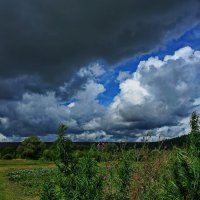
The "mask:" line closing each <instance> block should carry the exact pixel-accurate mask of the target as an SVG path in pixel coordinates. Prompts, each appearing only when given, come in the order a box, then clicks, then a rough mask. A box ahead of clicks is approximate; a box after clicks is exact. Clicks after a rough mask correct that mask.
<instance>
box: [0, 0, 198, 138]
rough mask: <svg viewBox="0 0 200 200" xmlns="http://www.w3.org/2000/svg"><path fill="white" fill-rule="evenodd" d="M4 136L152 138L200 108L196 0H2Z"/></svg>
mask: <svg viewBox="0 0 200 200" xmlns="http://www.w3.org/2000/svg"><path fill="white" fill-rule="evenodd" d="M0 15H1V17H0V44H1V45H0V141H21V140H23V139H24V138H25V137H28V136H30V135H38V136H39V137H40V138H41V139H42V140H43V141H53V140H54V139H55V137H56V133H57V128H58V126H59V124H61V123H64V124H65V125H67V126H68V131H67V134H68V137H69V138H70V139H72V140H73V141H129V142H132V141H142V138H143V136H145V135H146V134H147V133H148V132H149V131H150V132H151V134H152V141H156V140H158V139H159V138H162V139H169V138H173V137H177V136H181V135H184V134H188V133H189V131H190V127H189V118H190V115H191V113H192V112H193V111H197V113H200V1H199V0H185V1H181V0H163V1H159V0H152V1H146V0H125V1H118V0H110V1H106V0H101V1H99V0H87V1H84V2H83V1H81V0H60V1H55V0H43V1H40V0H21V1H20V2H13V1H11V0H7V1H1V2H0Z"/></svg>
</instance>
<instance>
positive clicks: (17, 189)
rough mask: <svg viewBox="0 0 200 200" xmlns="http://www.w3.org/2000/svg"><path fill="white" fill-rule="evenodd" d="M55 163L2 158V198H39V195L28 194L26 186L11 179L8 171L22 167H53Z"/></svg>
mask: <svg viewBox="0 0 200 200" xmlns="http://www.w3.org/2000/svg"><path fill="white" fill-rule="evenodd" d="M52 167H54V164H52V163H49V162H42V161H32V160H23V159H17V160H0V200H38V199H39V197H38V196H36V197H33V196H27V195H26V194H25V193H24V188H23V187H21V186H20V185H18V184H16V183H14V182H12V181H9V179H8V177H7V173H8V172H13V171H16V170H20V169H36V168H52Z"/></svg>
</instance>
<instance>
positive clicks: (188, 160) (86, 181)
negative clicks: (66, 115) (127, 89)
mask: <svg viewBox="0 0 200 200" xmlns="http://www.w3.org/2000/svg"><path fill="white" fill-rule="evenodd" d="M190 126H191V133H190V134H189V136H188V137H187V140H186V141H185V143H184V145H183V146H182V147H181V148H178V147H177V146H174V147H173V148H169V147H168V146H166V145H165V144H164V143H163V142H160V143H159V145H158V146H157V147H156V148H150V145H149V142H148V141H149V139H150V138H151V135H150V134H148V135H147V136H146V138H145V140H146V142H145V143H144V145H143V147H141V148H128V147H127V146H126V144H125V143H122V144H118V145H116V144H112V143H111V144H109V143H107V144H103V143H101V144H98V145H92V146H91V147H90V148H89V149H84V150H82V151H80V150H79V149H77V148H76V147H75V146H74V145H73V143H72V142H71V141H70V140H68V139H67V138H66V137H65V132H66V130H67V127H66V126H65V125H61V126H60V127H59V130H58V138H57V140H56V141H55V143H54V144H53V146H51V147H49V148H46V147H45V146H44V144H42V143H41V141H37V142H36V140H38V139H36V138H32V139H30V138H29V139H27V140H25V142H23V143H22V144H21V145H20V147H17V151H16V152H17V153H16V154H15V156H19V157H23V158H29V159H30V158H31V159H38V158H39V159H40V160H41V161H31V160H30V161H28V160H10V161H3V162H2V161H0V170H1V171H0V172H1V174H0V199H8V200H9V199H16V200H17V199H34V198H36V199H41V200H93V199H96V200H100V199H103V200H112V199H113V200H129V199H136V200H137V199H139V200H143V199H144V200H145V199H147V200H157V199H158V200H159V199H160V200H173V199H174V200H175V199H176V200H199V199H200V131H199V116H198V115H197V114H196V113H195V112H194V113H193V114H192V116H191V120H190ZM33 139H34V140H33ZM30 144H31V145H30ZM35 144H36V145H37V148H35ZM33 152H34V154H33ZM50 160H53V163H55V165H54V164H53V163H52V162H50ZM9 162H10V163H9ZM7 166H9V168H7ZM13 190H16V191H15V193H16V195H15V196H13V197H12V196H11V197H7V198H5V196H6V195H8V191H13ZM11 193H12V192H11ZM11 193H9V194H11ZM17 194H20V195H21V196H20V195H19V196H17Z"/></svg>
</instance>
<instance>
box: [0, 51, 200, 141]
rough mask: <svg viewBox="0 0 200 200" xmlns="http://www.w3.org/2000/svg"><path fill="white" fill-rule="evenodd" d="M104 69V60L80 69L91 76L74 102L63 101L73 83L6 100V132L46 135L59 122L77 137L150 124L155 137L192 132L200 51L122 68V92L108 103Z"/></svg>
mask: <svg viewBox="0 0 200 200" xmlns="http://www.w3.org/2000/svg"><path fill="white" fill-rule="evenodd" d="M104 73H105V71H104V69H103V68H102V66H101V65H99V64H96V65H93V66H91V65H90V66H88V67H85V68H82V69H81V70H79V72H78V74H77V77H82V78H83V79H84V80H85V82H84V84H83V85H82V87H81V88H79V89H78V90H77V91H76V92H74V94H73V96H71V99H70V101H68V102H63V96H64V94H65V91H66V90H67V89H68V88H69V87H68V86H69V85H67V83H66V84H64V85H63V86H60V87H59V89H58V90H60V91H61V93H62V94H61V96H59V95H56V93H55V92H54V91H50V92H46V93H44V94H39V93H35V92H26V93H24V94H23V96H22V99H21V100H19V99H15V100H12V101H6V100H1V101H0V133H2V134H4V135H1V138H4V137H5V136H7V137H14V136H15V137H17V136H20V137H21V136H23V137H24V136H27V135H30V134H38V135H40V136H42V137H44V138H45V137H46V136H45V135H48V134H55V131H56V128H57V126H58V124H59V123H65V124H67V125H68V126H69V128H70V129H69V133H71V134H70V137H71V138H72V139H74V140H107V139H108V140H112V141H114V140H121V139H128V140H129V141H130V140H134V141H135V140H140V138H141V137H142V136H143V135H144V134H145V133H146V132H147V131H149V130H151V131H152V133H153V135H154V138H155V139H156V138H157V137H158V134H159V135H161V136H162V137H165V138H170V137H175V136H177V135H181V134H186V133H187V132H188V117H189V116H190V114H191V112H192V111H194V110H196V111H200V107H199V105H200V79H199V77H200V51H195V50H193V49H192V48H191V47H184V48H181V49H179V50H177V51H176V52H174V54H173V55H166V56H165V57H164V58H163V59H159V58H158V57H150V58H148V59H147V60H144V61H141V62H140V63H139V65H138V68H137V70H136V72H134V73H132V74H130V73H129V72H127V71H124V72H123V71H122V72H120V73H119V76H118V77H116V81H117V80H119V81H120V82H119V89H120V92H119V94H117V95H116V96H115V97H114V99H113V101H112V103H111V104H110V105H108V106H104V105H102V104H100V102H99V100H98V98H99V95H100V94H102V93H104V92H105V90H106V89H105V87H104V85H103V84H101V83H98V77H99V76H101V75H102V74H104ZM68 84H70V83H68ZM66 92H67V91H66ZM46 138H47V137H46ZM4 140H5V138H4Z"/></svg>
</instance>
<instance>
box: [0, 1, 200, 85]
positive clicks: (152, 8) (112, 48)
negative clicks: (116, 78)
mask: <svg viewBox="0 0 200 200" xmlns="http://www.w3.org/2000/svg"><path fill="white" fill-rule="evenodd" d="M199 6H200V3H199V1H198V0H185V1H181V0H175V1H174V0H164V1H159V0H153V1H145V0H128V1H116V0H110V1H107V0H101V1H98V0H88V1H87V3H85V2H82V1H81V0H77V1H72V0H60V1H55V0H43V1H40V0H34V1H33V0H22V1H20V2H11V1H10V0H8V1H1V2H0V13H1V20H0V28H1V32H0V44H1V46H0V70H1V73H0V78H2V79H4V78H7V77H10V78H12V77H14V78H16V77H18V76H21V75H31V76H32V75H37V76H39V77H40V78H42V80H43V79H44V80H46V81H48V82H52V81H54V82H60V81H61V80H64V79H66V78H67V77H68V78H69V77H70V75H71V74H72V73H73V72H74V71H75V70H76V69H80V66H83V64H86V63H88V62H91V60H96V59H104V60H106V61H107V62H109V63H116V62H118V61H122V60H124V59H126V58H130V57H132V56H134V55H135V54H140V53H144V52H147V51H151V50H152V49H154V48H156V47H158V46H160V45H162V44H163V42H164V41H165V40H166V38H168V39H169V38H176V37H177V36H178V35H179V34H180V33H182V31H183V30H186V29H187V28H188V27H191V26H193V25H194V24H195V23H196V22H198V21H199V17H200V14H199V10H200V7H199ZM147 35H148V37H147Z"/></svg>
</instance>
